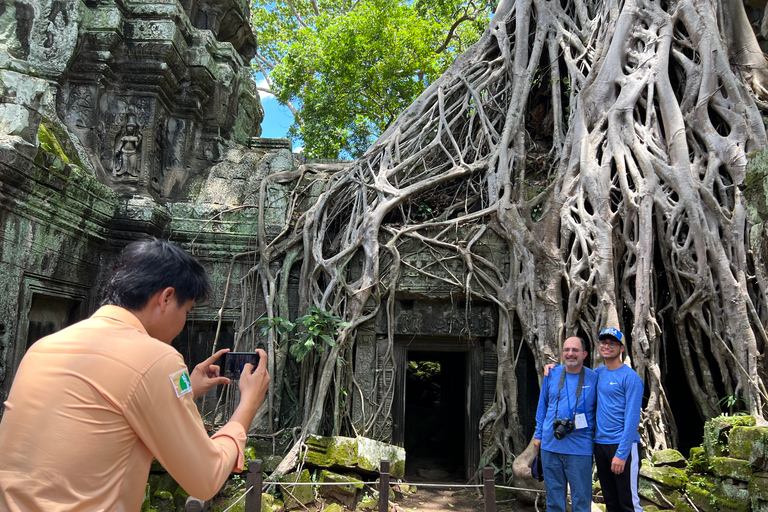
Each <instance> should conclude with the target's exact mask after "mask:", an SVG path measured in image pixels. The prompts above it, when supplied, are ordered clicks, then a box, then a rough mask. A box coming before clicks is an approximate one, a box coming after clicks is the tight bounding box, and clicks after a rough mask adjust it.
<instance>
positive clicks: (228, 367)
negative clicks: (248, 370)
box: [221, 352, 259, 380]
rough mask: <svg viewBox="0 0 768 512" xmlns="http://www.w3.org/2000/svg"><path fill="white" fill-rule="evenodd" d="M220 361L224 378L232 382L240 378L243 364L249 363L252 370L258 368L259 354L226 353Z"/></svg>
mask: <svg viewBox="0 0 768 512" xmlns="http://www.w3.org/2000/svg"><path fill="white" fill-rule="evenodd" d="M221 359H222V361H221V368H222V369H223V372H224V377H226V378H228V379H232V380H238V379H239V378H240V374H241V373H242V372H243V367H244V366H245V363H251V364H252V365H253V368H254V369H256V367H257V366H259V354H257V353H256V352H226V353H225V354H224V355H223V356H222V357H221Z"/></svg>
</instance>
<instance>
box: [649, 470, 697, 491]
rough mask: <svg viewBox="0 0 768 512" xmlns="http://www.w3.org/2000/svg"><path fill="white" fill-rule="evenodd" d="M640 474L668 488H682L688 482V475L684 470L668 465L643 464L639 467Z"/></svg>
mask: <svg viewBox="0 0 768 512" xmlns="http://www.w3.org/2000/svg"><path fill="white" fill-rule="evenodd" d="M640 476H642V477H644V478H647V479H648V480H652V481H654V482H657V483H660V484H662V485H664V486H666V487H669V488H670V489H684V488H685V484H687V483H688V476H687V475H686V474H685V471H683V470H681V469H677V468H673V467H669V466H663V467H653V466H645V467H642V468H640Z"/></svg>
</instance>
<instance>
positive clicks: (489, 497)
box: [483, 466, 496, 512]
mask: <svg viewBox="0 0 768 512" xmlns="http://www.w3.org/2000/svg"><path fill="white" fill-rule="evenodd" d="M483 495H484V496H485V512H496V483H495V482H494V480H493V468H492V467H490V466H485V467H484V468H483Z"/></svg>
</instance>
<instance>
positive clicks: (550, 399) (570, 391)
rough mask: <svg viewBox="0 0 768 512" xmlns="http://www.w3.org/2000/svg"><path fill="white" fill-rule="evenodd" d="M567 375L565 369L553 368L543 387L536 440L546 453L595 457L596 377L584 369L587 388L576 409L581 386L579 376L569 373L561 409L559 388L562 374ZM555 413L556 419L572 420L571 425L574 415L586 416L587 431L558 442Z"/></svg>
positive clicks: (583, 430) (561, 398)
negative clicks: (577, 395) (593, 452)
mask: <svg viewBox="0 0 768 512" xmlns="http://www.w3.org/2000/svg"><path fill="white" fill-rule="evenodd" d="M564 371H565V367H564V366H556V367H554V368H553V369H552V370H550V372H549V376H548V377H544V381H543V382H542V383H541V393H540V394H539V406H538V408H537V409H536V432H535V433H534V436H533V437H534V438H535V439H541V448H542V449H543V450H547V451H550V452H554V453H563V454H567V455H592V450H593V444H592V440H593V439H594V437H595V413H596V402H597V374H596V373H595V372H594V371H592V370H590V369H589V368H585V369H584V387H583V388H582V393H581V397H579V401H578V405H577V404H576V388H577V386H578V383H579V374H578V373H566V374H565V383H564V385H563V389H562V391H561V392H560V402H559V406H558V401H557V387H558V385H559V384H560V374H561V373H562V372H564ZM555 411H557V417H559V418H569V419H570V420H572V421H573V420H574V417H575V413H583V414H585V415H586V419H587V427H586V428H581V429H574V430H573V432H571V433H570V434H567V435H566V436H565V437H564V438H563V439H555V433H554V430H553V429H552V424H553V423H554V421H555Z"/></svg>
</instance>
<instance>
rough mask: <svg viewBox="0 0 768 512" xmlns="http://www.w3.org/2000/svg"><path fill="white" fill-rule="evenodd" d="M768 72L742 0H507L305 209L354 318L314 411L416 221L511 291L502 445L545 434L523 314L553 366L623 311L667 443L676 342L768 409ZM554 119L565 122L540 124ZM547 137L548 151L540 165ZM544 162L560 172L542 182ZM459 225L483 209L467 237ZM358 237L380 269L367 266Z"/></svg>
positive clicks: (327, 364)
mask: <svg viewBox="0 0 768 512" xmlns="http://www.w3.org/2000/svg"><path fill="white" fill-rule="evenodd" d="M734 70H736V72H734ZM767 72H768V67H766V61H765V58H764V57H763V55H762V53H760V51H759V46H758V45H757V41H756V39H755V36H754V33H753V32H752V28H751V26H750V25H749V23H748V20H747V18H746V15H745V14H744V10H743V6H742V4H741V2H739V1H737V0H726V1H724V2H707V1H704V0H678V1H670V0H657V1H652V0H623V1H619V0H606V1H602V2H601V1H584V0H568V1H565V0H564V1H553V0H516V1H513V0H509V1H507V0H503V1H501V2H500V3H499V7H498V9H497V12H496V14H495V16H494V18H493V19H492V20H491V22H490V24H489V26H488V29H487V31H486V33H485V35H484V36H483V38H482V39H481V40H480V41H479V42H478V43H477V44H476V45H475V46H473V47H472V48H471V49H470V50H469V51H468V52H466V53H465V54H463V55H462V56H460V57H459V58H458V59H457V60H456V62H455V63H454V64H453V65H452V66H451V68H449V70H448V71H447V72H446V73H445V74H444V75H443V77H442V78H441V79H440V80H438V81H437V82H435V83H433V84H432V85H431V86H430V87H429V88H428V89H427V90H426V91H425V92H424V93H423V94H422V95H421V96H420V97H419V98H418V99H417V100H416V101H415V102H414V103H413V104H412V105H411V107H409V108H408V109H407V110H406V111H405V112H403V114H402V115H401V116H400V117H399V118H398V119H397V121H395V122H394V123H393V124H392V125H391V126H390V127H389V128H388V129H387V131H386V132H385V133H384V134H383V135H382V136H381V138H380V139H379V140H378V141H377V142H376V143H375V144H374V145H373V146H372V147H371V148H370V149H369V151H368V152H367V153H366V155H365V156H364V157H363V158H361V159H360V160H359V161H357V162H356V163H355V165H354V166H353V168H351V169H349V170H346V171H344V172H342V173H339V174H337V175H336V176H334V178H333V180H332V182H331V185H330V188H329V190H328V191H327V192H326V193H325V194H323V196H322V197H321V198H320V199H319V201H318V202H317V203H316V204H315V206H314V207H312V208H311V209H310V210H309V211H308V212H307V213H306V214H305V215H304V216H303V217H302V218H301V219H300V220H299V221H298V222H296V223H295V225H294V228H293V229H294V235H293V237H294V238H295V239H298V237H299V236H301V237H302V239H303V244H304V260H303V263H302V265H303V266H302V279H301V294H302V295H301V296H302V298H303V300H304V302H303V306H305V307H306V306H309V305H310V304H317V305H318V306H320V307H321V308H326V309H328V310H333V311H334V312H337V313H338V314H340V315H341V316H343V317H344V318H345V319H346V320H347V321H349V322H351V324H352V325H351V326H350V327H348V328H345V329H344V330H342V333H341V335H340V338H339V343H338V345H337V347H335V348H333V349H332V350H331V351H330V352H329V353H328V356H327V357H325V358H324V359H323V364H322V365H320V367H318V368H311V369H310V371H311V372H313V375H314V376H315V379H316V380H315V382H316V384H315V385H314V388H313V389H312V390H311V392H310V393H307V394H306V395H305V396H306V398H305V408H306V409H305V411H306V415H305V419H304V427H305V429H306V431H307V432H312V431H316V430H317V429H318V428H319V427H320V425H321V419H322V417H323V415H324V414H327V410H326V403H327V396H328V392H329V389H331V386H332V383H333V382H334V373H335V372H339V371H351V370H352V365H345V366H343V367H339V366H338V365H336V364H335V357H336V356H337V355H338V354H339V353H343V351H344V350H345V348H347V347H349V346H350V345H351V344H352V343H354V333H355V329H356V328H357V327H358V326H359V325H360V324H361V323H362V322H363V321H365V320H366V319H369V318H372V316H373V315H374V314H375V312H376V309H377V308H378V307H379V304H380V303H381V301H382V300H387V299H389V300H390V301H391V298H392V297H391V294H392V293H394V290H395V289H396V287H397V280H398V279H399V278H400V271H399V265H401V264H402V262H401V259H400V257H399V255H398V256H397V257H388V258H387V259H386V261H387V263H386V265H384V266H382V264H381V261H382V260H380V258H381V256H382V254H390V255H396V254H397V247H398V244H400V243H401V240H404V239H408V240H414V239H417V240H418V241H419V242H420V243H421V244H422V246H423V248H424V250H425V251H427V250H429V249H430V248H439V250H440V251H443V252H444V251H446V250H448V251H452V252H453V254H455V258H456V259H457V260H460V261H461V262H462V264H463V269H464V275H463V276H462V277H461V279H459V278H457V279H456V281H455V283H454V284H455V285H456V286H457V287H459V288H461V289H462V290H463V292H464V293H465V295H466V297H467V299H468V300H483V301H490V302H493V303H495V304H497V305H498V308H499V311H500V315H499V332H498V339H497V343H496V346H497V351H498V361H499V367H498V376H499V379H498V382H497V397H496V403H495V404H494V405H493V407H492V408H491V409H489V410H488V411H487V412H486V414H485V415H484V416H483V419H482V420H481V428H490V429H491V432H492V433H493V436H492V438H493V442H492V444H491V445H490V446H489V447H487V449H486V450H485V452H484V454H483V460H484V461H487V460H488V459H490V458H492V457H494V456H496V455H497V454H498V453H503V454H504V456H507V457H512V456H514V453H519V452H521V451H522V450H523V449H524V448H525V446H526V444H527V443H526V440H525V439H524V438H523V437H522V434H521V431H520V428H519V418H518V412H517V382H516V380H515V373H514V372H515V364H516V361H517V358H516V355H515V354H516V353H518V352H519V348H520V347H515V346H514V343H513V326H514V325H515V323H514V320H515V319H517V321H519V323H520V325H521V327H522V335H523V340H524V343H526V344H527V346H528V347H529V348H530V349H531V350H532V352H533V354H534V357H535V360H536V364H537V366H539V367H541V366H543V364H544V363H547V362H550V361H554V360H556V358H557V355H558V354H559V348H560V344H561V343H562V341H563V340H564V338H565V337H567V336H571V335H581V336H583V337H585V338H587V339H588V340H590V341H591V342H592V346H593V347H596V345H595V342H596V336H597V334H598V332H599V331H600V330H601V329H602V328H604V327H607V326H613V327H619V328H620V329H621V330H622V331H623V332H624V333H625V334H626V335H628V339H629V348H630V351H629V353H628V355H629V359H628V362H629V363H630V364H631V365H632V366H633V367H634V368H635V369H636V370H637V371H638V373H639V374H640V375H641V377H642V378H643V379H644V381H645V382H646V386H647V390H648V392H649V399H648V402H647V406H646V409H645V410H644V414H643V434H644V436H645V437H646V439H647V440H648V441H649V445H650V446H651V447H653V448H663V447H667V446H674V445H675V443H676V436H677V426H676V422H675V418H674V417H673V415H672V411H671V407H670V404H669V401H668V398H667V390H666V389H665V372H667V371H679V370H678V369H674V368H673V369H668V368H665V366H664V364H663V361H664V355H663V354H665V353H668V352H669V351H672V350H674V351H678V352H679V354H680V357H681V358H682V361H683V370H684V371H685V377H686V379H687V382H688V385H689V388H690V394H691V397H692V398H693V401H694V402H695V403H696V406H697V407H698V410H699V411H700V413H701V415H702V416H704V417H708V416H713V415H715V414H718V413H719V406H718V403H717V399H718V390H720V394H722V391H724V392H725V394H731V395H741V396H743V397H744V398H745V399H746V400H747V401H748V403H749V409H750V412H751V413H752V414H754V415H756V416H757V417H758V418H761V419H762V417H763V414H764V407H765V402H766V398H765V394H764V390H763V387H764V386H763V385H762V384H761V382H760V379H759V376H758V361H759V359H760V358H761V357H762V356H763V353H762V351H763V350H764V344H763V343H762V342H761V343H758V341H757V340H758V339H760V340H764V339H765V329H764V325H762V323H761V320H760V318H759V317H758V315H757V313H756V311H762V310H764V308H765V294H764V290H765V286H764V283H763V282H762V273H757V275H755V272H754V271H753V270H750V269H751V268H753V262H751V261H750V258H751V256H750V254H751V253H750V251H749V247H748V243H749V240H748V238H747V233H748V232H749V226H748V218H747V215H746V209H745V205H744V198H743V196H742V193H741V191H740V189H739V186H740V185H741V184H742V182H743V180H744V177H745V166H746V161H747V154H748V153H749V152H751V151H754V150H756V149H759V148H762V147H763V146H765V144H766V134H765V129H764V128H763V124H762V120H761V117H760V114H759V112H758V110H757V107H756V103H755V100H754V98H753V96H752V95H751V94H757V95H761V96H762V95H765V94H766V88H765V84H766V78H765V77H766V76H768V75H766V73H767ZM542 111H543V112H546V114H547V115H546V116H543V117H542V116H541V115H539V114H538V113H540V112H542ZM537 116H538V117H537ZM542 119H549V120H551V124H542ZM542 126H545V127H547V129H548V132H547V134H546V136H544V137H539V139H538V140H534V139H532V135H531V133H532V131H533V132H537V133H539V132H541V128H542ZM547 154H548V158H547V157H546V156H545V155H547ZM542 157H543V158H545V159H546V162H547V163H546V164H545V165H546V166H548V167H546V168H542V166H541V165H538V166H537V165H534V164H535V162H539V161H541V160H540V158H542ZM534 179H535V180H542V179H544V180H545V187H543V189H541V190H536V192H538V194H534V196H533V197H530V191H531V190H532V189H533V186H532V184H531V182H532V181H533V180H534ZM414 202H415V203H417V204H427V205H429V206H430V211H431V212H432V213H431V214H430V217H429V218H427V219H424V218H423V217H418V218H416V216H411V215H410V214H409V213H408V212H410V211H412V210H409V209H408V208H407V205H408V204H413V203H414ZM459 226H462V227H466V226H478V227H481V228H482V229H480V230H472V229H463V230H461V232H462V233H469V235H467V238H462V237H461V235H458V234H457V233H459V232H460V230H459V229H457V228H458V227H459ZM484 226H485V227H488V228H490V229H491V230H493V231H494V232H495V233H496V234H497V235H498V236H500V237H501V238H502V239H503V240H504V241H505V242H506V243H507V245H508V249H509V250H508V255H509V265H508V267H509V269H508V270H505V269H503V268H499V266H497V265H495V264H494V263H492V262H490V261H488V259H486V258H484V257H483V256H481V255H480V253H479V252H477V251H475V250H474V245H473V243H474V240H475V239H473V238H472V237H473V236H475V235H478V234H479V233H481V232H483V230H484V229H485V227H484ZM448 227H452V229H442V230H441V228H448ZM435 233H437V234H435ZM355 255H357V256H358V257H359V258H360V260H361V262H362V271H361V273H360V274H359V275H355V276H354V277H353V276H352V274H351V273H350V270H349V265H348V263H349V261H350V260H351V259H352V258H353V257H354V256H355ZM748 290H751V292H752V293H751V295H750V293H748ZM391 328H392V327H391V325H390V327H389V329H390V330H391ZM756 333H757V335H756ZM390 339H391V333H390ZM709 360H714V361H716V363H717V364H716V365H715V366H710V364H709V362H708V361H709ZM593 362H597V361H595V360H594V358H593ZM719 380H721V381H722V385H721V384H720V382H719ZM385 410H386V409H385V408H381V407H379V408H371V410H370V411H369V413H370V414H372V415H374V416H375V415H376V414H381V413H382V411H385ZM374 416H372V417H369V418H367V419H366V424H373V422H374V421H375V417H374Z"/></svg>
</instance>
